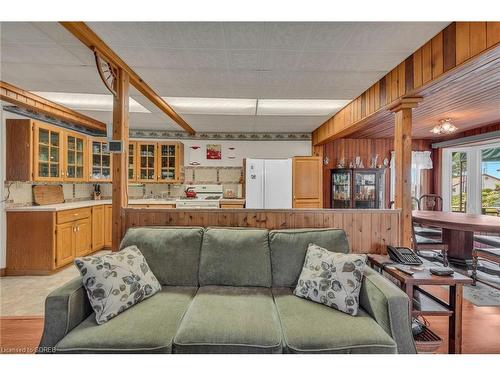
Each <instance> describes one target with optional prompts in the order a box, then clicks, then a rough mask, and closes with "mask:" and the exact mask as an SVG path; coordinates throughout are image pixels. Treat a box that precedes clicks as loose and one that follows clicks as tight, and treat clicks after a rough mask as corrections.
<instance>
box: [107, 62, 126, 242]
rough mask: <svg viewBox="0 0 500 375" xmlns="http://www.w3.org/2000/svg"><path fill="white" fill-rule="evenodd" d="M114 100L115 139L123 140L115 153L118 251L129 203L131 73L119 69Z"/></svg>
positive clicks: (114, 184) (115, 233) (114, 234)
mask: <svg viewBox="0 0 500 375" xmlns="http://www.w3.org/2000/svg"><path fill="white" fill-rule="evenodd" d="M115 89H116V95H115V96H114V100H113V140H114V141H122V143H123V150H122V152H121V153H113V200H112V202H113V203H112V204H113V226H112V228H113V230H112V232H113V235H112V245H111V247H112V250H113V251H118V248H119V246H120V242H121V240H122V220H123V208H125V207H127V205H128V184H127V183H128V157H127V154H128V101H129V97H128V92H129V75H128V73H127V72H126V71H125V70H123V69H118V75H117V79H116V82H115Z"/></svg>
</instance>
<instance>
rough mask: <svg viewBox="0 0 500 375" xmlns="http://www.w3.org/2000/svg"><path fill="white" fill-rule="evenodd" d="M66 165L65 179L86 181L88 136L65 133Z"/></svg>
mask: <svg viewBox="0 0 500 375" xmlns="http://www.w3.org/2000/svg"><path fill="white" fill-rule="evenodd" d="M64 139H65V144H64V146H65V148H66V150H65V155H66V159H65V162H66V163H65V165H66V171H65V172H64V176H63V177H64V179H65V180H68V181H85V166H86V162H85V156H86V151H85V150H86V138H85V136H83V135H79V134H77V133H67V132H66V133H65V134H64Z"/></svg>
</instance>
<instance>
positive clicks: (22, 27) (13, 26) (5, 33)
mask: <svg viewBox="0 0 500 375" xmlns="http://www.w3.org/2000/svg"><path fill="white" fill-rule="evenodd" d="M0 35H1V41H2V43H9V42H10V43H32V44H55V43H54V41H53V40H52V39H51V38H49V37H48V36H47V35H45V34H43V33H41V32H40V31H39V30H38V29H37V28H36V27H35V25H34V24H33V23H31V22H1V23H0Z"/></svg>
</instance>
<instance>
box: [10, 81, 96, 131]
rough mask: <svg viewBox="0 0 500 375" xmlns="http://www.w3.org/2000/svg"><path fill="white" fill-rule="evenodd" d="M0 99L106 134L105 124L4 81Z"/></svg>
mask: <svg viewBox="0 0 500 375" xmlns="http://www.w3.org/2000/svg"><path fill="white" fill-rule="evenodd" d="M0 99H1V100H4V101H6V102H9V103H12V104H14V105H16V106H18V107H22V108H25V109H28V110H30V111H34V112H39V113H43V114H44V115H48V116H52V117H54V118H57V119H59V120H63V121H68V122H71V123H73V124H77V125H80V126H83V127H85V128H86V129H89V130H91V131H100V132H104V133H105V132H106V124H105V123H103V122H101V121H97V120H95V119H93V118H91V117H88V116H85V115H83V114H81V113H79V112H76V111H74V110H72V109H70V108H67V107H65V106H63V105H60V104H57V103H54V102H51V101H50V100H47V99H45V98H42V97H41V96H38V95H35V94H33V93H32V92H29V91H26V90H23V89H21V88H19V87H16V86H14V85H12V84H10V83H7V82H4V81H0Z"/></svg>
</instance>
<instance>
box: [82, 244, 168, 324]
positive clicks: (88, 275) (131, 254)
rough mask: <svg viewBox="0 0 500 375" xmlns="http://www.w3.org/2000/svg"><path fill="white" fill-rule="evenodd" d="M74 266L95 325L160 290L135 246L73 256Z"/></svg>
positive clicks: (158, 284) (104, 321)
mask: <svg viewBox="0 0 500 375" xmlns="http://www.w3.org/2000/svg"><path fill="white" fill-rule="evenodd" d="M75 265H76V267H77V268H78V270H79V271H80V274H81V275H82V277H83V285H84V287H85V289H86V290H87V295H88V296H89V300H90V304H91V305H92V308H93V309H94V311H95V318H96V320H97V324H103V323H106V322H107V321H108V320H110V319H112V318H114V317H115V316H117V315H118V314H120V313H121V312H123V311H125V310H127V309H128V308H129V307H131V306H133V305H135V304H137V303H139V302H141V301H142V300H144V299H146V298H149V297H151V296H152V295H153V294H155V293H156V292H158V291H159V290H160V289H161V285H160V283H159V282H158V280H157V279H156V277H155V275H153V272H152V271H151V270H150V269H149V266H148V264H147V262H146V259H144V256H143V255H142V253H141V252H140V251H139V249H138V248H137V246H129V247H126V248H125V249H123V250H121V251H119V252H117V253H112V254H106V255H100V256H90V257H84V258H77V259H76V260H75Z"/></svg>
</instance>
